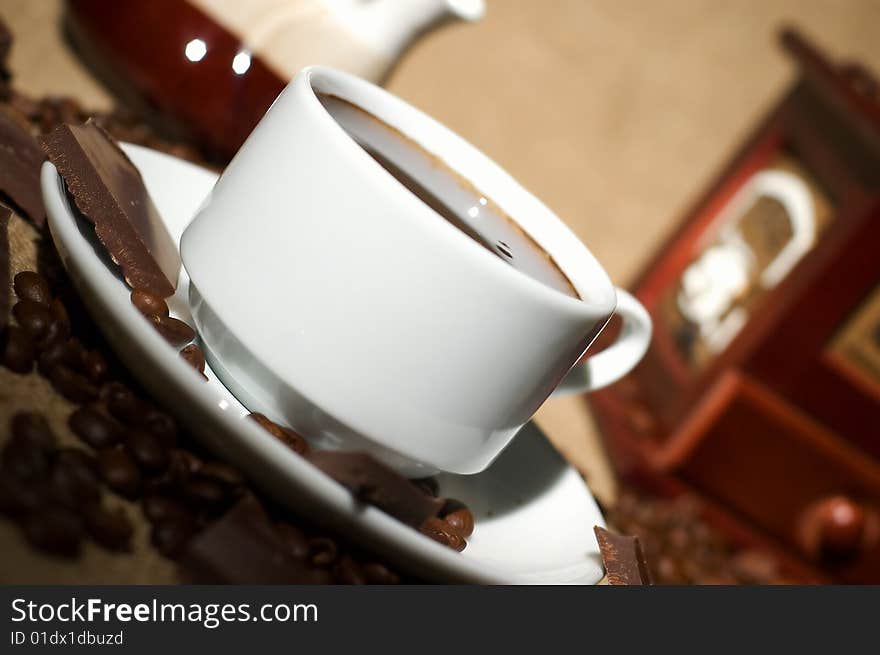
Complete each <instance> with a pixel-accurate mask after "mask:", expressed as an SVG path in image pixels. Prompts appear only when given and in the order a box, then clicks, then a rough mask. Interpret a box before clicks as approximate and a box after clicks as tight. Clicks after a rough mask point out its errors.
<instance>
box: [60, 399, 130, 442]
mask: <svg viewBox="0 0 880 655" xmlns="http://www.w3.org/2000/svg"><path fill="white" fill-rule="evenodd" d="M67 424H68V425H69V426H70V429H71V431H72V432H73V433H74V434H75V435H76V436H78V437H79V438H80V439H82V440H83V441H84V442H86V443H87V444H89V445H90V446H91V447H92V448H96V449H101V448H106V447H108V446H112V445H114V444H116V443H118V442H119V440H120V439H121V438H122V426H120V425H119V423H117V422H116V421H115V420H114V419H112V418H110V417H109V416H107V415H106V414H104V412H102V411H100V409H98V407H97V406H86V407H80V408H79V409H77V410H76V411H74V412H73V413H72V414H71V415H70V418H69V419H68V420H67Z"/></svg>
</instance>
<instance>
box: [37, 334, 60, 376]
mask: <svg viewBox="0 0 880 655" xmlns="http://www.w3.org/2000/svg"><path fill="white" fill-rule="evenodd" d="M66 349H67V344H66V343H64V342H61V341H55V342H53V343H50V344H48V345H47V346H46V347H45V348H43V349H42V352H40V356H39V357H38V358H37V369H38V370H39V371H40V373H41V374H42V375H43V376H46V377H48V376H49V373H50V372H51V371H52V369H53V368H55V367H56V366H57V365H58V364H61V363H62V362H63V361H64V354H65V351H66Z"/></svg>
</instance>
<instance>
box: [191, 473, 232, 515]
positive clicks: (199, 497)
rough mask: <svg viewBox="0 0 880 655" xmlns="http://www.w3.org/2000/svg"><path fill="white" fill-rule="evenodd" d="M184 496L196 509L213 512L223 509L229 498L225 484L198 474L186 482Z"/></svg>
mask: <svg viewBox="0 0 880 655" xmlns="http://www.w3.org/2000/svg"><path fill="white" fill-rule="evenodd" d="M182 493H183V497H184V498H185V499H186V500H187V501H188V502H189V503H190V505H191V506H192V507H193V509H195V510H205V511H208V512H213V511H216V510H218V509H221V508H222V506H223V504H224V502H225V501H226V500H227V499H228V496H227V494H226V490H225V489H224V487H223V485H222V484H220V483H219V482H217V481H216V480H211V479H210V478H206V477H202V476H201V475H197V476H195V477H193V478H192V479H191V480H189V481H187V482H185V483H184V485H183V488H182Z"/></svg>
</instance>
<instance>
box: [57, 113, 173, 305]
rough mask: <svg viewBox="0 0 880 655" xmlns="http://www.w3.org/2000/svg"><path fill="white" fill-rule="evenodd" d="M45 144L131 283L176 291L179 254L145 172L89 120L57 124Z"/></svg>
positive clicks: (163, 292) (164, 293)
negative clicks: (139, 169) (152, 197)
mask: <svg viewBox="0 0 880 655" xmlns="http://www.w3.org/2000/svg"><path fill="white" fill-rule="evenodd" d="M43 149H44V150H45V151H46V155H47V156H48V157H49V161H51V162H52V163H53V164H54V165H55V168H57V169H58V172H59V173H60V174H61V177H62V178H64V181H65V183H66V184H67V189H68V191H69V193H70V194H71V196H72V197H73V200H74V202H75V203H76V206H77V208H78V209H79V211H80V212H82V214H83V215H84V216H85V217H86V219H88V220H89V221H91V222H92V223H94V225H95V233H96V234H97V235H98V239H99V240H100V241H101V243H102V244H103V246H104V248H106V250H107V253H108V254H109V255H110V258H111V259H112V260H113V261H114V262H115V263H116V264H117V265H118V266H119V267H120V268H121V269H122V275H123V277H125V281H126V282H127V283H128V285H129V286H130V287H132V288H141V289H147V290H149V291H151V292H153V293H155V294H156V295H158V296H161V297H163V298H167V297H168V296H170V295H172V294H173V293H174V289H175V287H176V286H177V277H178V274H179V273H180V253H179V252H178V250H177V245H176V244H175V243H174V240H173V239H172V238H171V235H170V234H169V233H168V230H166V229H165V225H164V224H163V223H162V220H161V218H160V217H159V213H158V211H156V207H155V206H154V205H153V201H152V200H151V199H150V196H149V194H148V193H147V189H146V187H145V186H144V182H143V179H142V178H141V175H140V173H139V172H138V170H137V168H135V166H134V164H133V163H132V162H131V160H130V159H129V158H128V157H127V156H126V155H125V153H124V152H122V150H121V149H120V148H119V146H118V145H117V144H116V142H115V141H113V139H112V138H111V137H110V136H109V135H108V134H107V132H105V131H104V130H103V128H101V127H100V126H98V125H97V124H95V123H94V122H92V121H89V122H87V123H86V124H85V125H67V124H65V125H61V126H59V127H57V128H56V129H55V130H54V131H53V132H52V133H51V134H49V135H48V136H46V137H44V138H43Z"/></svg>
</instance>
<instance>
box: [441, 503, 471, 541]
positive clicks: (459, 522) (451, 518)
mask: <svg viewBox="0 0 880 655" xmlns="http://www.w3.org/2000/svg"><path fill="white" fill-rule="evenodd" d="M443 520H444V521H446V523H447V524H449V527H450V528H452V529H453V530H455V531H456V532H457V533H458V534H460V535H461V536H462V537H470V536H471V535H472V534H473V533H474V515H473V514H471V511H470V510H469V509H468V508H467V507H461V508H459V509H457V510H455V511H452V512H450V513H449V514H447V515H446V516H444V517H443Z"/></svg>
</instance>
